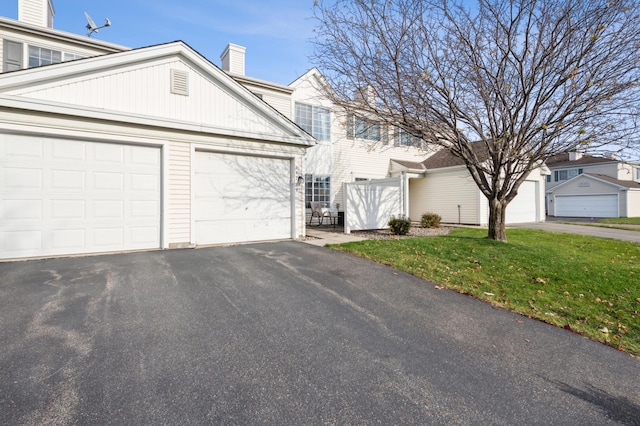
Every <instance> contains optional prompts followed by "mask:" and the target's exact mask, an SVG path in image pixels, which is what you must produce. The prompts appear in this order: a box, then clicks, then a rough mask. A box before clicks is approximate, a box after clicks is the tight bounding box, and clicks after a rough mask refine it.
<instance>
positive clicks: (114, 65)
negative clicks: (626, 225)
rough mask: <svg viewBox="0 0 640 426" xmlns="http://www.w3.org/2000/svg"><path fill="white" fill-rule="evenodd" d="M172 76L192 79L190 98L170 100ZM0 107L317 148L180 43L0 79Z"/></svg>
mask: <svg viewBox="0 0 640 426" xmlns="http://www.w3.org/2000/svg"><path fill="white" fill-rule="evenodd" d="M174 69H176V70H178V71H185V72H187V73H188V74H189V80H188V83H187V84H193V90H190V91H189V93H188V96H179V95H175V94H171V93H170V90H169V88H170V71H172V70H174ZM150 100H151V101H150ZM0 106H8V107H13V108H23V109H32V110H38V111H43V112H59V111H60V113H64V114H71V115H78V116H82V117H94V118H103V119H106V118H107V117H106V116H105V115H108V114H111V117H110V118H109V119H116V120H118V121H126V122H131V123H135V124H147V125H153V126H159V127H168V128H172V129H183V130H190V131H198V132H205V133H217V134H222V135H227V136H236V137H245V138H252V139H257V140H265V141H274V142H284V143H293V144H298V145H304V146H310V145H312V144H314V143H315V139H313V137H311V136H309V135H308V134H307V133H306V132H304V131H302V130H301V129H300V128H299V127H298V126H296V125H295V124H294V123H293V122H291V121H290V120H289V119H288V118H286V117H285V116H284V115H282V114H280V113H279V112H278V111H276V110H275V109H274V108H272V107H271V106H270V105H268V104H267V103H265V102H264V101H262V100H261V99H259V98H258V97H257V96H255V95H254V94H253V93H251V92H250V91H249V90H248V89H247V88H245V87H244V86H242V85H241V84H239V83H238V82H237V81H235V80H234V79H233V78H232V77H230V76H229V75H227V73H225V72H224V71H222V70H221V69H220V68H218V67H217V66H216V65H214V64H213V63H211V62H210V61H208V60H207V59H206V58H205V57H204V56H202V55H200V54H199V53H198V52H196V51H195V50H194V49H192V48H191V47H189V46H188V45H187V44H185V43H184V42H182V41H175V42H171V43H166V44H161V45H155V46H149V47H143V48H138V49H133V50H129V51H124V52H118V53H111V54H107V55H101V56H94V57H89V58H85V59H80V60H75V61H70V62H62V63H58V64H53V65H48V66H44V67H38V68H30V69H24V70H19V71H15V72H12V73H6V74H0ZM61 111H64V112H61ZM194 112H195V113H194Z"/></svg>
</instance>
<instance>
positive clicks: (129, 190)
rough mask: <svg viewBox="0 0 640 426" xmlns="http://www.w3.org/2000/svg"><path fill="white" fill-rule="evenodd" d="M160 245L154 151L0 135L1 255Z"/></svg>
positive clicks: (157, 168) (157, 153) (157, 154)
mask: <svg viewBox="0 0 640 426" xmlns="http://www.w3.org/2000/svg"><path fill="white" fill-rule="evenodd" d="M158 247H160V149H159V148H152V147H140V146H130V145H119V144H110V143H95V142H82V141H74V140H63V139H53V138H42V137H33V136H21V135H6V134H0V258H17V257H32V256H48V255H63V254H77V253H95V252H107V251H120V250H134V249H148V248H158Z"/></svg>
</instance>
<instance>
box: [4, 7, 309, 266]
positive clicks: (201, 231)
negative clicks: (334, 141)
mask: <svg viewBox="0 0 640 426" xmlns="http://www.w3.org/2000/svg"><path fill="white" fill-rule="evenodd" d="M50 5H51V3H50V2H49V1H46V0H45V1H42V0H21V2H20V10H22V8H23V7H26V6H29V7H30V8H31V9H33V10H35V8H37V7H38V6H44V7H45V9H42V10H43V13H42V15H43V16H46V10H47V9H48V10H50V11H52V10H53V9H52V7H49V6H50ZM44 21H45V22H51V19H49V18H46V19H44ZM0 34H1V35H2V38H3V41H2V45H3V46H5V48H4V49H3V60H2V63H3V65H4V66H5V67H3V73H2V74H0V258H2V259H8V258H24V257H40V256H50V255H67V254H78V253H95V252H115V251H124V250H140V249H158V248H179V247H193V246H200V245H207V244H220V243H232V242H244V241H256V240H268V239H269V240H270V239H288V238H297V237H300V236H302V235H304V229H305V228H304V224H305V222H304V221H305V211H304V201H303V196H304V193H303V186H302V185H299V184H298V180H299V179H298V177H299V176H302V175H303V174H304V152H305V150H306V149H307V148H308V147H310V146H311V145H313V144H314V143H315V141H314V139H313V138H312V137H311V136H309V135H308V134H307V133H306V132H304V131H302V130H301V129H300V128H299V127H298V126H296V125H295V124H294V123H293V122H291V121H290V120H289V119H287V118H286V117H285V116H284V115H282V114H281V113H279V112H278V111H276V110H275V109H274V108H272V107H271V106H269V105H268V104H267V103H265V102H264V101H262V100H261V99H260V98H259V97H258V96H256V95H254V94H253V93H251V92H250V91H249V90H247V88H245V87H243V86H242V85H241V84H239V83H238V82H237V81H236V80H234V79H233V78H231V77H230V76H229V75H228V74H227V73H225V72H223V71H222V70H221V69H220V68H218V67H216V66H215V65H213V64H212V63H210V62H209V61H208V60H206V59H205V58H204V57H203V56H201V55H200V54H198V52H196V51H194V50H193V49H191V48H190V47H189V46H188V45H186V44H184V43H183V42H172V43H168V44H163V45H157V46H150V47H144V48H140V49H133V50H131V49H127V48H119V47H115V46H112V45H108V44H107V43H103V42H98V41H95V40H92V39H89V38H87V37H84V38H83V37H79V36H76V35H72V34H67V33H64V32H61V31H56V30H53V29H51V28H49V27H47V26H46V25H44V26H42V27H38V24H37V23H36V24H34V23H30V22H21V21H14V20H8V19H4V18H3V19H2V20H1V21H0ZM7 41H10V42H16V43H22V54H21V55H18V54H15V55H14V54H13V53H12V54H11V55H10V56H11V57H12V58H13V62H15V68H11V69H8V68H7V65H6V64H9V67H13V66H14V64H13V62H12V61H7V60H6V58H7V49H6V46H7V45H8V44H7ZM29 46H40V48H46V49H49V50H50V51H56V52H67V51H72V52H75V53H77V54H79V55H80V54H81V55H86V56H87V57H86V58H83V59H76V60H72V61H68V62H64V61H65V59H66V57H65V56H64V53H63V56H62V59H61V61H60V62H61V63H52V64H50V65H47V66H39V67H33V68H28V63H29V62H27V56H26V54H25V52H28V51H30V47H29ZM18 50H20V49H16V50H15V51H16V52H17V51H18ZM31 50H32V49H31ZM40 52H41V53H42V52H43V51H42V50H40ZM14 53H15V52H14ZM96 55H100V56H96ZM20 58H22V60H20ZM57 59H58V56H57V54H56V56H55V60H53V61H52V62H58V60H57ZM39 65H44V63H40V64H39ZM8 71H10V72H8Z"/></svg>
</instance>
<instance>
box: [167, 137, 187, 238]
mask: <svg viewBox="0 0 640 426" xmlns="http://www.w3.org/2000/svg"><path fill="white" fill-rule="evenodd" d="M168 155H169V159H168V164H169V176H168V179H167V180H168V187H169V188H168V202H167V207H168V212H167V217H168V224H169V229H168V239H169V245H170V246H171V245H188V244H189V243H190V238H191V148H190V144H189V143H186V142H170V143H169V149H168Z"/></svg>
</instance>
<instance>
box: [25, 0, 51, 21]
mask: <svg viewBox="0 0 640 426" xmlns="http://www.w3.org/2000/svg"><path fill="white" fill-rule="evenodd" d="M46 3H47V2H46V0H20V1H18V20H19V21H20V22H24V23H27V24H32V25H39V26H46V23H47V21H46V18H45V17H46V9H45V7H47V5H46Z"/></svg>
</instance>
